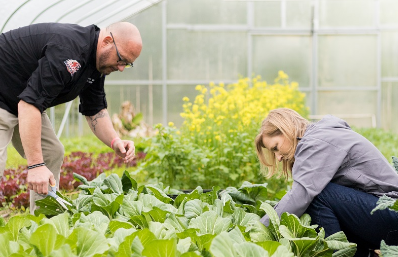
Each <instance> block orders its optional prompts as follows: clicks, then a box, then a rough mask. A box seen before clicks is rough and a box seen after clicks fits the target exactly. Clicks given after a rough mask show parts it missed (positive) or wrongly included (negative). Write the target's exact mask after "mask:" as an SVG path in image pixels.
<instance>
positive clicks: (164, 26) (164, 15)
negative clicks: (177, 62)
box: [162, 0, 167, 126]
mask: <svg viewBox="0 0 398 257" xmlns="http://www.w3.org/2000/svg"><path fill="white" fill-rule="evenodd" d="M162 66H163V70H162V99H163V103H162V106H163V125H164V126H166V125H167V1H166V0H165V1H163V2H162Z"/></svg>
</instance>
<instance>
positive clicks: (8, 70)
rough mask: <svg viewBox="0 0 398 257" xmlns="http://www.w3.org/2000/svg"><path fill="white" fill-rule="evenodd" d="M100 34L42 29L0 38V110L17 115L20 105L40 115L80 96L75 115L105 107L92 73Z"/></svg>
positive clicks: (69, 27) (93, 29)
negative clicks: (34, 110)
mask: <svg viewBox="0 0 398 257" xmlns="http://www.w3.org/2000/svg"><path fill="white" fill-rule="evenodd" d="M98 35H99V28H98V27H97V26H95V25H91V26H88V27H81V26H78V25H74V24H61V23H42V24H34V25H30V26H26V27H22V28H19V29H15V30H11V31H9V32H6V33H2V34H1V35H0V108H2V109H5V110H7V111H8V112H10V113H12V114H14V115H18V102H19V101H20V100H23V101H25V102H27V103H29V104H32V105H34V106H36V107H37V108H38V109H39V110H40V112H43V111H44V110H46V109H47V108H49V107H51V106H55V105H58V104H61V103H65V102H68V101H70V100H73V99H75V98H76V97H77V96H80V106H79V111H80V112H81V113H82V114H83V115H87V116H92V115H95V114H96V113H98V111H100V110H102V109H103V108H106V107H107V103H106V99H105V91H104V80H105V76H102V75H101V73H100V72H98V71H97V69H96V51H97V42H98Z"/></svg>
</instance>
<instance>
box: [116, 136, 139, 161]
mask: <svg viewBox="0 0 398 257" xmlns="http://www.w3.org/2000/svg"><path fill="white" fill-rule="evenodd" d="M113 150H115V153H116V154H117V155H119V156H120V157H123V160H124V163H129V162H131V161H132V160H133V159H134V157H135V146H134V142H133V141H129V140H121V139H118V140H116V141H115V143H114V144H113Z"/></svg>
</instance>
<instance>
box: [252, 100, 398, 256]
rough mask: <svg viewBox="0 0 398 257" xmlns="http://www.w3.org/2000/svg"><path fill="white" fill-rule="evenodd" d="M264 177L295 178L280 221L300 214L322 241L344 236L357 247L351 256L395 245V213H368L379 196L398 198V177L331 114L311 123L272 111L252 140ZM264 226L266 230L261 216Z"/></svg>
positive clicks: (265, 219) (397, 241) (397, 228)
mask: <svg viewBox="0 0 398 257" xmlns="http://www.w3.org/2000/svg"><path fill="white" fill-rule="evenodd" d="M255 143H256V148H257V154H258V157H259V160H260V162H261V164H263V165H264V166H266V167H268V174H267V176H268V177H270V176H272V175H274V174H275V173H276V172H277V165H278V163H280V162H281V163H282V172H283V174H284V175H285V176H286V177H289V176H290V175H291V176H292V178H293V185H292V189H291V190H290V191H289V192H287V193H286V195H285V196H284V197H283V198H282V199H281V201H280V202H279V203H278V204H277V205H276V207H275V210H276V212H277V213H278V215H279V216H280V215H281V214H282V213H283V212H289V213H293V214H296V215H297V216H301V215H302V214H303V213H304V212H306V213H308V214H310V215H311V217H312V222H313V223H314V224H318V225H319V226H320V227H323V228H324V229H325V232H326V236H329V235H331V234H334V233H336V232H338V231H344V232H345V234H346V235H347V237H348V239H349V240H350V241H351V242H355V243H357V244H358V250H357V253H356V255H355V256H368V255H367V254H368V252H369V248H371V249H378V248H379V247H380V241H381V240H385V241H386V243H387V244H398V213H396V212H393V211H390V210H383V211H376V212H375V213H374V214H373V215H371V214H370V212H371V211H372V209H373V208H374V207H376V202H377V200H378V199H379V197H380V196H382V195H388V196H390V197H393V198H398V174H397V172H396V171H395V170H394V169H393V167H392V166H391V165H390V164H389V163H388V161H387V160H386V159H385V158H384V156H383V155H382V154H381V153H380V151H379V150H378V149H377V148H376V147H375V146H374V145H373V144H372V143H371V142H369V141H368V140H367V139H366V138H364V137H363V136H361V135H359V134H358V133H356V132H354V131H353V130H351V128H350V126H349V125H348V124H347V123H346V122H345V121H343V120H341V119H339V118H337V117H334V116H332V115H327V116H325V117H324V118H323V119H322V120H320V121H318V122H316V123H310V122H308V121H307V120H306V119H304V118H303V117H301V116H300V115H299V114H298V113H297V112H295V111H293V110H291V109H286V108H281V109H275V110H272V111H271V112H270V113H269V114H268V116H267V117H266V118H265V119H264V120H263V122H262V125H261V130H260V132H259V134H258V135H257V137H256V139H255ZM261 221H262V223H263V224H264V225H266V226H268V223H269V219H268V216H267V215H265V216H264V217H263V218H262V219H261Z"/></svg>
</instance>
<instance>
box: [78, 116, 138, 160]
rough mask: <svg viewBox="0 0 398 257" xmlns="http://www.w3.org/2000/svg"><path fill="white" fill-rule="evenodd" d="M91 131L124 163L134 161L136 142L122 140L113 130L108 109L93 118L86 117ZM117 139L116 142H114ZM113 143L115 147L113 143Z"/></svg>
mask: <svg viewBox="0 0 398 257" xmlns="http://www.w3.org/2000/svg"><path fill="white" fill-rule="evenodd" d="M86 120H87V122H88V125H89V126H90V128H91V131H93V133H94V134H95V135H96V136H97V137H98V138H99V139H100V140H101V141H102V142H104V144H106V145H107V146H109V147H111V148H112V149H113V150H114V151H115V152H116V154H117V155H119V156H121V157H123V159H124V162H126V163H128V162H130V161H132V160H133V159H134V156H135V147H134V142H133V141H130V140H121V139H119V138H118V134H117V133H116V131H115V129H114V128H113V125H112V121H111V118H110V117H109V113H108V111H107V110H106V109H102V110H101V111H99V112H98V113H97V114H95V115H93V116H86ZM114 139H116V140H114ZM112 140H114V141H113V145H112V146H111V143H112Z"/></svg>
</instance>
